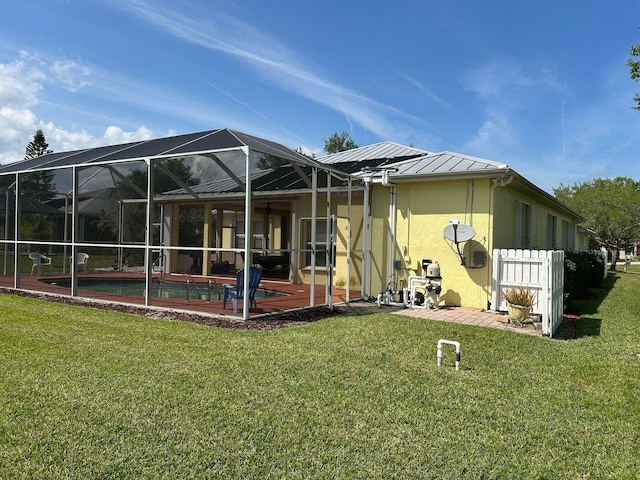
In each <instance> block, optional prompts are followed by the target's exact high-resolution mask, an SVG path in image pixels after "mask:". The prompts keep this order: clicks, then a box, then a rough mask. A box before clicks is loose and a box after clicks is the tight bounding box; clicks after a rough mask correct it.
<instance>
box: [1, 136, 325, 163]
mask: <svg viewBox="0 0 640 480" xmlns="http://www.w3.org/2000/svg"><path fill="white" fill-rule="evenodd" d="M243 147H249V148H250V149H251V150H254V151H258V152H262V153H265V154H268V155H274V156H277V157H280V158H284V159H287V160H290V161H293V162H296V163H299V164H302V165H317V163H315V162H314V160H312V159H309V158H308V157H305V156H304V155H302V154H300V153H298V152H295V151H293V150H291V149H289V148H287V147H285V146H283V145H280V144H279V143H275V142H271V141H269V140H265V139H263V138H259V137H254V136H252V135H248V134H246V133H242V132H238V131H235V130H229V129H226V128H221V129H218V130H209V131H206V132H198V133H188V134H184V135H176V136H173V137H164V138H156V139H153V140H145V141H139V142H132V143H125V144H120V145H109V146H104V147H97V148H87V149H84V150H75V151H69V152H58V153H49V154H46V155H42V156H40V157H36V158H31V159H27V160H20V161H18V162H14V163H10V164H7V165H2V166H0V174H3V173H15V172H24V171H31V170H43V169H50V168H61V167H71V166H78V165H90V164H99V163H109V162H118V161H127V160H140V159H145V158H167V157H168V158H175V157H188V156H192V155H201V154H207V153H215V152H220V151H225V150H234V149H240V148H243Z"/></svg>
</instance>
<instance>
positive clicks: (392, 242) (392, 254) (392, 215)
mask: <svg viewBox="0 0 640 480" xmlns="http://www.w3.org/2000/svg"><path fill="white" fill-rule="evenodd" d="M384 173H386V174H387V176H388V171H387V170H385V172H384ZM387 185H388V186H389V281H390V282H394V285H395V290H397V289H398V284H397V283H396V281H395V280H396V275H395V273H396V271H395V268H394V266H395V263H396V187H395V185H393V184H391V183H387Z"/></svg>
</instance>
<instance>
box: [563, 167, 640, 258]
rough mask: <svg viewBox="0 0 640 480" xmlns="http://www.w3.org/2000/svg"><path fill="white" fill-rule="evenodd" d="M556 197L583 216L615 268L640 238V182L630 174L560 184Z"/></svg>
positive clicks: (585, 224) (586, 224)
mask: <svg viewBox="0 0 640 480" xmlns="http://www.w3.org/2000/svg"><path fill="white" fill-rule="evenodd" d="M553 193H554V194H555V196H556V198H558V200H560V201H561V202H564V203H565V204H567V205H568V206H570V207H571V208H573V209H574V210H576V211H577V212H578V213H580V214H581V215H582V216H583V217H585V219H586V220H585V222H584V226H585V227H587V228H589V229H590V230H593V231H594V232H595V239H596V241H597V242H598V244H599V245H600V246H603V247H605V248H607V250H608V251H609V252H610V254H611V270H615V268H616V261H617V258H618V251H619V250H620V249H623V248H625V247H627V246H629V245H632V244H633V243H634V242H635V241H637V239H638V238H639V237H640V182H637V181H635V180H633V179H632V178H628V177H617V178H614V179H609V178H596V179H595V180H592V181H590V182H585V183H582V184H578V183H576V184H574V185H573V186H564V185H562V184H561V185H560V186H559V187H558V188H556V189H554V190H553Z"/></svg>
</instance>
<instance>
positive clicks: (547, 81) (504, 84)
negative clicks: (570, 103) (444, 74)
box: [462, 59, 562, 100]
mask: <svg viewBox="0 0 640 480" xmlns="http://www.w3.org/2000/svg"><path fill="white" fill-rule="evenodd" d="M553 70H554V69H553V68H552V67H551V66H549V65H545V64H543V63H540V62H524V61H512V60H508V59H493V60H491V61H489V62H486V63H484V64H482V65H480V66H478V67H476V68H474V69H471V70H470V71H468V72H467V73H466V75H465V76H464V77H463V79H462V86H463V88H464V89H465V90H468V91H471V92H474V93H476V94H477V95H478V96H479V97H480V98H481V99H489V98H493V99H495V98H499V97H503V96H504V95H511V94H515V93H519V92H521V91H522V90H523V89H531V88H533V87H535V88H538V87H546V88H550V89H554V90H560V89H562V84H561V83H560V82H558V80H557V79H556V76H555V74H554V72H553ZM520 97H521V98H522V99H523V100H524V98H525V97H522V96H520Z"/></svg>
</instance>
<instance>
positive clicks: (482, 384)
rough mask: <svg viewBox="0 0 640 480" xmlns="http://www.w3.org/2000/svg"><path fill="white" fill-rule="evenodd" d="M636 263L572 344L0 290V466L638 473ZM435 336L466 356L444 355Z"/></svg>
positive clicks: (129, 473) (402, 320)
mask: <svg viewBox="0 0 640 480" xmlns="http://www.w3.org/2000/svg"><path fill="white" fill-rule="evenodd" d="M638 292H640V275H637V274H622V273H620V274H617V275H612V276H610V277H609V279H608V280H607V281H606V284H605V288H603V289H600V290H597V291H595V292H594V293H596V294H597V296H598V298H597V299H596V300H591V301H589V302H582V303H579V305H578V306H579V307H580V308H582V310H583V311H585V312H587V314H586V315H585V318H584V319H583V320H582V321H581V322H580V324H579V326H578V335H579V338H578V339H576V340H571V341H560V340H551V339H545V338H534V337H530V336H527V335H521V334H518V333H513V332H508V331H497V330H491V329H486V328H480V327H470V326H460V325H454V324H447V323H442V322H435V321H426V320H420V319H413V318H408V317H402V316H398V315H392V314H389V313H385V312H384V309H382V310H381V313H379V314H372V315H361V316H342V317H335V318H332V319H328V320H323V321H320V322H316V323H312V324H307V325H302V326H298V327H292V328H288V329H282V330H273V331H266V332H257V331H238V330H224V329H218V328H210V327H203V326H199V325H195V324H190V323H185V322H172V321H166V320H164V321H163V320H153V319H149V318H141V317H135V316H131V315H124V314H118V313H113V312H105V311H100V310H93V309H86V308H79V307H70V306H65V305H61V304H54V303H46V302H41V301H38V300H33V299H25V298H20V297H13V296H6V295H2V296H0V346H1V348H0V478H29V479H31V478H47V479H49V478H83V479H84V478H136V479H140V478H153V479H156V478H243V479H247V478H256V479H257V478H260V479H265V478H266V479H268V478H288V479H296V478H331V479H334V478H339V479H340V478H344V479H352V478H384V479H389V478H410V479H415V478H438V479H447V478H551V479H552V478H562V479H565V478H594V479H596V478H597V479H600V478H615V479H624V478H638V475H640V473H639V472H640V357H639V354H640V315H639V313H638V312H640V295H638ZM441 338H445V339H449V340H457V341H459V342H460V343H461V345H462V369H461V370H459V371H456V370H455V369H454V368H453V363H454V352H453V349H451V350H449V349H447V348H445V365H444V366H443V367H438V366H437V364H436V345H437V341H438V340H439V339H441Z"/></svg>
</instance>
